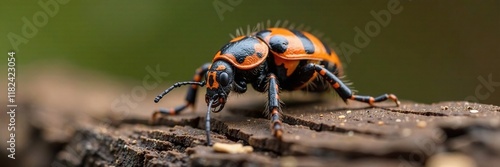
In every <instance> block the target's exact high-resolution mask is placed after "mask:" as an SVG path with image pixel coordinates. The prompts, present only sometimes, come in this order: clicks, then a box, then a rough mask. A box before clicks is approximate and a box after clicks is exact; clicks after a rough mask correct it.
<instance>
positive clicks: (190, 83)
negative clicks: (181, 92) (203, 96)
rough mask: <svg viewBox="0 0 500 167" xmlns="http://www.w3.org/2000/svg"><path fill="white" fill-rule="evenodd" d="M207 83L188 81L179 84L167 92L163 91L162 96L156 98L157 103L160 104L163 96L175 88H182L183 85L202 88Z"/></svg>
mask: <svg viewBox="0 0 500 167" xmlns="http://www.w3.org/2000/svg"><path fill="white" fill-rule="evenodd" d="M205 84H206V82H205V81H201V82H194V81H186V82H177V83H175V84H174V85H172V86H171V87H169V88H168V89H166V90H165V91H163V92H162V93H161V94H160V95H158V96H156V98H155V103H158V102H159V101H160V99H161V98H163V96H165V95H167V94H168V92H170V91H172V90H174V89H175V88H178V87H181V86H183V85H200V86H205Z"/></svg>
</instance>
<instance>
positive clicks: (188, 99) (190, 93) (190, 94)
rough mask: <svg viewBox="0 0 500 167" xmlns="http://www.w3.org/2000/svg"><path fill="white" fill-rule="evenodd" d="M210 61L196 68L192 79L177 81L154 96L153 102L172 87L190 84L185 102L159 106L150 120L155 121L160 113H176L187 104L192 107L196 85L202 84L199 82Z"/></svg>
mask: <svg viewBox="0 0 500 167" xmlns="http://www.w3.org/2000/svg"><path fill="white" fill-rule="evenodd" d="M210 64H211V63H206V64H203V65H202V66H201V67H200V68H198V69H197V70H196V72H195V75H194V77H193V80H192V81H190V82H189V81H188V82H177V83H175V84H174V85H173V86H171V87H170V88H169V89H167V90H165V92H164V93H162V94H160V95H158V96H157V97H156V98H155V102H158V101H159V100H160V99H161V98H162V97H163V96H164V95H165V94H166V93H168V92H170V91H171V90H172V89H174V88H177V87H180V86H182V85H188V84H190V85H191V86H190V87H189V88H188V91H187V95H186V102H185V103H184V104H183V105H180V106H177V107H174V108H170V109H164V108H160V109H158V110H156V111H155V112H154V113H153V116H152V117H153V118H152V121H153V122H156V121H157V119H158V118H159V117H160V116H162V115H177V114H179V113H180V112H181V111H183V110H184V109H186V108H187V107H189V106H192V107H194V104H195V102H196V93H197V92H198V87H200V86H204V82H201V81H202V79H203V77H204V75H205V74H206V73H207V71H208V68H209V67H210Z"/></svg>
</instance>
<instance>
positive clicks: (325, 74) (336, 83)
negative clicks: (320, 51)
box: [309, 63, 400, 106]
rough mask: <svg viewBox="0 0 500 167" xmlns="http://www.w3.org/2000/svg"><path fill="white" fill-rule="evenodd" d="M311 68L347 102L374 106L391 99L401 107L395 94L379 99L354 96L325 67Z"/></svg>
mask: <svg viewBox="0 0 500 167" xmlns="http://www.w3.org/2000/svg"><path fill="white" fill-rule="evenodd" d="M309 66H312V67H314V70H315V71H316V72H317V73H319V74H320V75H321V76H322V77H323V78H324V79H325V80H326V81H328V82H329V83H330V84H331V85H332V87H333V88H334V89H335V91H336V92H337V93H338V94H339V95H340V97H342V99H344V101H346V102H347V99H351V100H356V101H360V102H365V103H368V104H370V105H371V106H373V104H374V103H376V102H381V101H385V100H387V99H391V100H392V101H394V102H395V103H396V105H397V106H399V105H400V102H399V100H398V98H397V97H396V95H394V94H383V95H380V96H378V97H372V96H363V95H353V94H352V91H351V90H350V89H349V87H347V86H346V85H345V84H344V83H343V82H342V81H341V80H340V79H339V78H338V77H337V76H335V75H334V74H333V73H331V72H330V71H328V70H327V69H325V68H324V67H323V66H321V65H318V64H313V63H311V64H309Z"/></svg>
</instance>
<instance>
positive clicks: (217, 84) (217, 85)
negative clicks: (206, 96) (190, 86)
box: [206, 71, 219, 89]
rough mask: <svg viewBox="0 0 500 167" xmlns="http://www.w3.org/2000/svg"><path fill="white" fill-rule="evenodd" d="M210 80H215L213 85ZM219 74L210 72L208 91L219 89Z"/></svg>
mask: <svg viewBox="0 0 500 167" xmlns="http://www.w3.org/2000/svg"><path fill="white" fill-rule="evenodd" d="M210 78H212V79H213V83H212V84H211V85H210ZM216 78H217V73H216V72H215V71H212V72H208V75H207V81H206V82H207V88H208V89H218V88H219V82H217V79H216Z"/></svg>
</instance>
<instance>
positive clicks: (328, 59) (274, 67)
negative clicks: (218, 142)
mask: <svg viewBox="0 0 500 167" xmlns="http://www.w3.org/2000/svg"><path fill="white" fill-rule="evenodd" d="M341 76H343V69H342V64H341V62H340V60H339V58H338V56H337V54H336V53H335V52H334V51H333V50H332V49H330V48H329V47H328V46H327V45H325V44H324V43H323V42H322V41H321V40H319V39H318V38H317V37H315V36H314V35H312V34H311V33H308V32H305V31H299V30H294V29H288V28H267V29H263V30H260V31H257V32H254V33H251V34H249V35H241V36H238V37H235V38H233V39H232V40H230V41H229V43H227V44H226V45H224V46H223V47H222V48H221V49H219V51H218V52H217V53H216V54H215V56H214V58H213V60H212V62H211V63H206V64H204V65H202V66H201V67H200V68H198V69H197V70H196V73H195V75H194V77H193V79H192V81H186V82H177V83H175V84H174V85H172V86H171V87H169V88H168V89H166V90H165V91H163V92H162V93H161V94H160V95H158V96H157V97H156V98H155V100H154V102H155V103H158V102H159V101H160V99H161V98H163V97H164V96H165V95H166V94H168V93H169V92H170V91H172V90H173V89H175V88H177V87H180V86H182V85H191V87H189V89H188V91H187V96H186V99H185V100H186V102H185V104H183V105H180V106H177V107H175V108H171V109H158V110H156V111H155V112H154V114H153V120H156V119H157V118H158V117H159V116H161V115H177V114H179V113H180V112H181V111H183V110H184V109H185V108H187V107H188V106H193V105H194V104H195V100H196V92H197V90H198V88H199V87H203V86H206V87H207V89H206V94H205V102H206V103H207V106H208V110H207V113H206V120H205V124H206V129H205V130H206V135H207V136H206V137H207V145H211V141H210V113H211V112H215V113H216V112H219V111H221V110H222V109H223V108H224V105H225V103H226V102H227V97H228V95H229V93H230V92H232V91H233V92H236V93H245V92H246V91H247V85H248V84H251V85H252V87H253V88H254V89H255V90H256V91H259V92H267V95H268V102H267V109H266V110H267V112H269V115H270V119H271V131H272V134H273V136H275V137H277V138H278V139H281V137H282V135H283V125H282V122H281V120H280V113H281V112H282V111H281V107H280V98H279V91H280V90H286V91H294V90H307V91H312V92H327V91H328V90H331V88H333V89H334V90H335V91H336V92H337V94H339V95H340V97H341V98H342V99H343V100H344V102H346V103H347V100H355V101H360V102H365V103H368V104H370V105H371V106H373V104H374V103H376V102H381V101H385V100H387V99H390V100H393V101H394V102H395V103H396V105H397V106H399V105H400V102H399V100H398V98H397V97H396V96H395V95H394V94H383V95H380V96H377V97H372V96H364V95H355V94H353V92H352V91H351V89H350V88H349V87H348V86H346V84H345V83H344V82H342V81H341V79H340V77H341Z"/></svg>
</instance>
